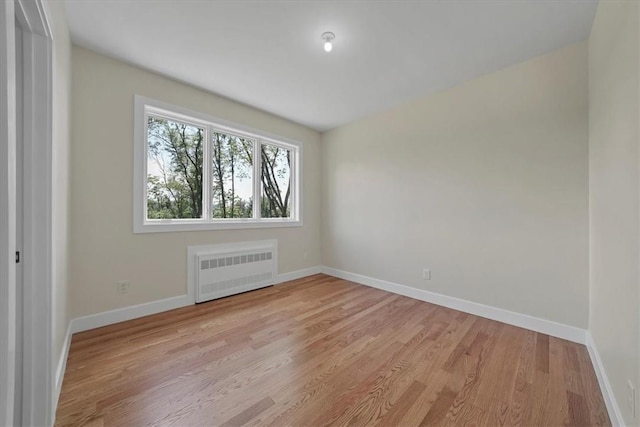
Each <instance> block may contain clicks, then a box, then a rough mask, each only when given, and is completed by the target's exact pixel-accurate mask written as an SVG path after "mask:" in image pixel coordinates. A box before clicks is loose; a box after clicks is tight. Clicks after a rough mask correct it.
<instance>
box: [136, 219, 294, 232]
mask: <svg viewBox="0 0 640 427" xmlns="http://www.w3.org/2000/svg"><path fill="white" fill-rule="evenodd" d="M301 226H302V221H300V220H291V219H270V220H264V219H263V220H260V221H254V220H228V221H219V222H188V221H145V222H143V223H138V224H134V225H133V233H134V234H143V233H170V232H181V231H215V230H245V229H257V228H283V227H301Z"/></svg>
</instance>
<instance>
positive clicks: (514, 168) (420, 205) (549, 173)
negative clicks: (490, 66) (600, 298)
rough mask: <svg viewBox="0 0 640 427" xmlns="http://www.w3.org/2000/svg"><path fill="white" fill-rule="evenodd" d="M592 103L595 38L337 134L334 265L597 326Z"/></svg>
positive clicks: (328, 179) (328, 162)
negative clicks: (591, 315)
mask: <svg viewBox="0 0 640 427" xmlns="http://www.w3.org/2000/svg"><path fill="white" fill-rule="evenodd" d="M587 108H588V107H587V46H586V44H585V43H581V44H577V45H573V46H570V47H567V48H564V49H561V50H558V51H555V52H553V53H551V54H548V55H545V56H542V57H538V58H535V59H532V60H530V61H527V62H524V63H521V64H518V65H515V66H512V67H510V68H507V69H505V70H502V71H498V72H495V73H492V74H489V75H486V76H484V77H481V78H479V79H476V80H473V81H469V82H466V83H464V84H461V85H459V86H457V87H455V88H453V89H450V90H447V91H444V92H441V93H438V94H435V95H432V96H428V97H426V98H422V99H420V100H418V101H415V102H412V103H409V104H406V105H402V106H400V107H397V108H395V109H392V110H390V111H387V112H383V113H380V114H377V115H374V116H371V117H368V118H365V119H362V120H359V121H357V122H354V123H352V124H349V125H346V126H343V127H340V128H338V129H335V130H333V131H330V132H328V133H326V134H324V135H323V138H322V156H323V157H322V179H323V181H322V184H323V185H322V187H323V229H322V234H323V241H322V243H323V260H324V263H325V265H328V266H330V267H333V268H337V269H341V270H346V271H350V272H354V273H358V274H363V275H366V276H370V277H374V278H378V279H383V280H388V281H391V282H395V283H400V284H403V285H408V286H412V287H415V288H420V289H425V290H429V291H434V292H438V293H441V294H444V295H449V296H453V297H458V298H463V299H466V300H470V301H474V302H478V303H482V304H487V305H490V306H495V307H500V308H503V309H507V310H512V311H515V312H518V313H525V314H529V315H532V316H536V317H540V318H544V319H549V320H552V321H557V322H560V323H564V324H568V325H573V326H577V327H582V328H584V327H586V326H587V318H588V301H587V298H588V275H587V272H588V265H587V262H588V235H587V231H588V230H587V224H588V217H587V210H588V188H587V180H588V178H587V168H588V153H587V138H588V137H587V127H588V125H587ZM423 268H430V269H431V270H432V280H430V281H425V280H423V279H422V269H423Z"/></svg>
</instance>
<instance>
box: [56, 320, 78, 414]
mask: <svg viewBox="0 0 640 427" xmlns="http://www.w3.org/2000/svg"><path fill="white" fill-rule="evenodd" d="M72 335H73V333H72V332H71V322H69V325H68V326H67V334H66V335H65V337H64V342H63V343H62V351H61V352H60V359H58V366H57V367H56V373H55V379H54V381H55V383H54V389H53V405H52V408H53V415H54V417H53V418H52V419H54V420H55V411H56V409H57V408H58V399H59V398H60V391H61V390H62V380H63V379H64V372H65V371H66V369H67V357H69V348H70V347H71V336H72Z"/></svg>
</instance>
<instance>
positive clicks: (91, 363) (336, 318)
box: [56, 274, 610, 427]
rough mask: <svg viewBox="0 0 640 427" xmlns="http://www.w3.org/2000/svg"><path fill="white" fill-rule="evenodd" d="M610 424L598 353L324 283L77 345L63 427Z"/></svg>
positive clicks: (313, 281)
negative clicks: (593, 357) (595, 363)
mask: <svg viewBox="0 0 640 427" xmlns="http://www.w3.org/2000/svg"><path fill="white" fill-rule="evenodd" d="M142 425H158V426H160V425H162V426H181V427H184V426H201V425H207V426H210V425H216V426H220V425H224V426H236V425H238V426H239V425H247V426H264V425H271V426H274V427H276V426H277V427H280V426H286V425H358V426H365V425H367V426H369V425H377V426H415V425H437V426H440V425H447V426H454V425H478V426H482V425H490V426H495V425H603V426H607V425H610V420H609V417H608V416H607V412H606V408H605V405H604V400H603V398H602V395H601V393H600V391H599V388H598V382H597V379H596V377H595V373H594V371H593V367H592V365H591V362H590V359H589V355H588V353H587V351H586V348H585V347H584V346H581V345H578V344H574V343H569V342H566V341H563V340H559V339H557V338H552V337H549V336H547V335H544V334H539V333H535V332H531V331H527V330H524V329H520V328H516V327H513V326H510V325H505V324H501V323H498V322H494V321H491V320H488V319H484V318H480V317H476V316H472V315H470V314H467V313H462V312H459V311H455V310H452V309H449V308H445V307H439V306H436V305H433V304H429V303H426V302H422V301H417V300H413V299H410V298H406V297H403V296H399V295H394V294H390V293H387V292H384V291H381V290H378V289H373V288H368V287H365V286H362V285H358V284H355V283H351V282H348V281H345V280H341V279H337V278H333V277H329V276H325V275H321V274H320V275H315V276H311V277H307V278H304V279H300V280H296V281H291V282H288V283H285V284H282V285H279V286H275V287H270V288H265V289H261V290H258V291H254V292H248V293H245V294H241V295H236V296H233V297H228V298H224V299H220V300H216V301H212V302H209V303H205V304H199V305H196V306H192V307H185V308H181V309H177V310H173V311H170V312H166V313H161V314H158V315H153V316H148V317H145V318H141V319H135V320H132V321H128V322H123V323H120V324H117V325H111V326H107V327H104V328H99V329H95V330H92V331H87V332H83V333H80V334H75V335H74V336H73V339H72V344H71V349H70V352H69V358H68V362H67V369H66V373H65V377H64V383H63V387H62V392H61V395H60V399H59V403H58V410H57V417H56V426H118V427H119V426H142Z"/></svg>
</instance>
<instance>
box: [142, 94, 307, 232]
mask: <svg viewBox="0 0 640 427" xmlns="http://www.w3.org/2000/svg"><path fill="white" fill-rule="evenodd" d="M135 109H136V110H135V111H136V117H135V126H134V127H135V136H134V137H135V144H134V148H135V151H134V162H135V165H134V186H135V187H134V232H136V233H146V232H160V231H188V230H215V229H228V228H258V227H285V226H296V225H302V221H301V211H300V204H301V203H300V191H299V189H300V166H301V164H300V160H301V151H302V147H301V144H300V143H298V142H295V141H290V140H287V139H285V138H282V137H277V136H274V135H268V134H266V133H264V132H260V131H256V130H253V129H249V128H247V127H245V126H242V125H238V124H233V123H229V122H226V121H223V120H220V119H215V118H211V117H207V116H205V115H203V114H199V113H194V112H189V111H186V110H184V109H182V108H179V107H175V106H170V105H167V104H164V103H161V102H159V101H154V100H151V99H148V98H144V97H141V96H136V100H135Z"/></svg>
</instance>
